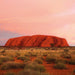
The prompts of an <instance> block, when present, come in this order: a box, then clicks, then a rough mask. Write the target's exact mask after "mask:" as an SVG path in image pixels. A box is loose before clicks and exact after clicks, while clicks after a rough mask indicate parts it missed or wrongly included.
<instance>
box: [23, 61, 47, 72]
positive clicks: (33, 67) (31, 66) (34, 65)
mask: <svg viewBox="0 0 75 75" xmlns="http://www.w3.org/2000/svg"><path fill="white" fill-rule="evenodd" d="M24 69H30V70H34V71H40V72H45V71H46V69H45V67H44V66H43V65H40V64H37V63H35V62H32V63H29V64H26V66H25V68H24Z"/></svg>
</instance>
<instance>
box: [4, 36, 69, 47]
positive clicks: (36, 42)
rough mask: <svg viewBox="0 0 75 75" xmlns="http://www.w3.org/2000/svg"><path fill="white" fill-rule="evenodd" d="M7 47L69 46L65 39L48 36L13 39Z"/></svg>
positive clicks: (8, 42)
mask: <svg viewBox="0 0 75 75" xmlns="http://www.w3.org/2000/svg"><path fill="white" fill-rule="evenodd" d="M5 46H25V47H66V46H69V45H68V43H67V41H66V39H64V38H59V37H56V36H47V35H33V36H22V37H16V38H11V39H9V40H8V41H7V42H6V44H5Z"/></svg>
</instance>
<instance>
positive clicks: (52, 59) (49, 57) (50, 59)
mask: <svg viewBox="0 0 75 75" xmlns="http://www.w3.org/2000/svg"><path fill="white" fill-rule="evenodd" d="M46 61H47V62H48V63H55V61H56V57H55V56H53V55H48V56H47V57H46Z"/></svg>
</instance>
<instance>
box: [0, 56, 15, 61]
mask: <svg viewBox="0 0 75 75" xmlns="http://www.w3.org/2000/svg"><path fill="white" fill-rule="evenodd" d="M0 60H1V61H2V62H6V61H14V58H12V57H7V56H3V57H0Z"/></svg>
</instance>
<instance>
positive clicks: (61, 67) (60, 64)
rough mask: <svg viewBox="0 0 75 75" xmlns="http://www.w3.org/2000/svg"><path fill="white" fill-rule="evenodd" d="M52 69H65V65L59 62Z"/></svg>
mask: <svg viewBox="0 0 75 75" xmlns="http://www.w3.org/2000/svg"><path fill="white" fill-rule="evenodd" d="M54 68H56V69H67V68H66V65H65V64H64V63H61V62H59V63H57V64H55V65H54Z"/></svg>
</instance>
